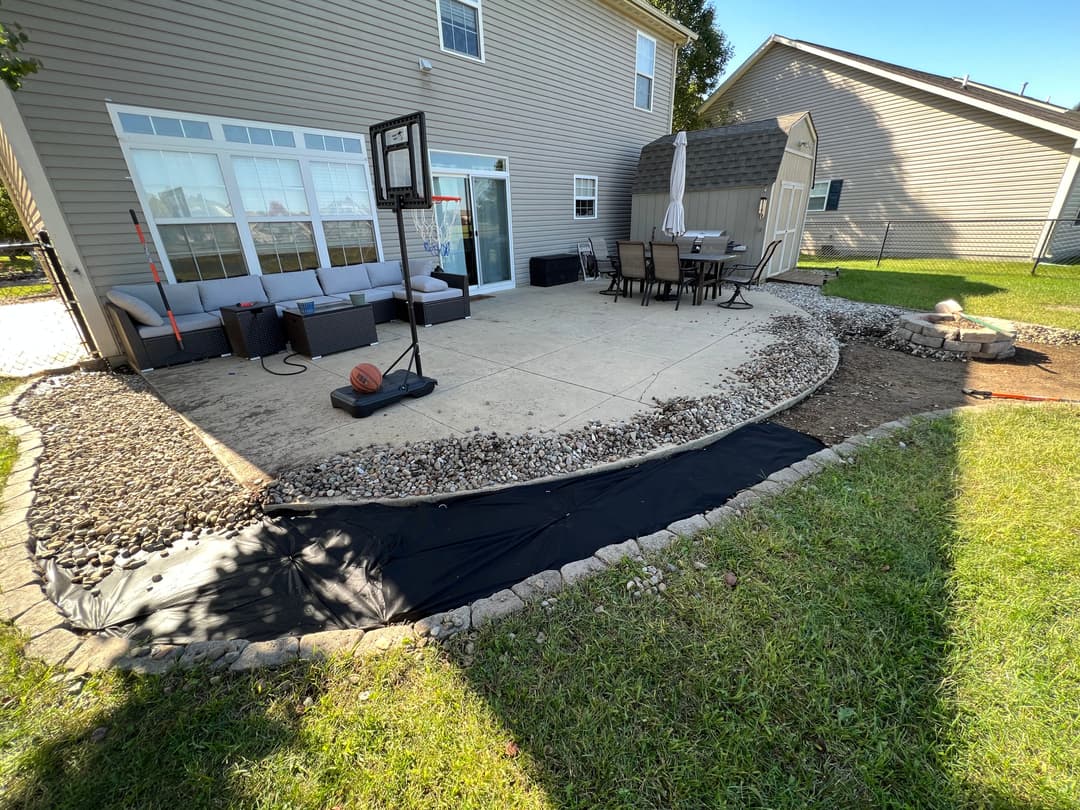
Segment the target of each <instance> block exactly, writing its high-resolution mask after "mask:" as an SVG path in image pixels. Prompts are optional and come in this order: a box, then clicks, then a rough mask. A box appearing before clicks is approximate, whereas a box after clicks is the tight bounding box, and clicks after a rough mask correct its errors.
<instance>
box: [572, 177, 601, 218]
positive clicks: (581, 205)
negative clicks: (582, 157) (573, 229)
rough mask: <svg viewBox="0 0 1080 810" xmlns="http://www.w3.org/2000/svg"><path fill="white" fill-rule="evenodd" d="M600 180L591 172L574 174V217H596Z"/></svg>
mask: <svg viewBox="0 0 1080 810" xmlns="http://www.w3.org/2000/svg"><path fill="white" fill-rule="evenodd" d="M598 185H599V181H598V180H597V178H596V177H594V176H593V175H589V174H575V175H574V219H596V192H597V186H598Z"/></svg>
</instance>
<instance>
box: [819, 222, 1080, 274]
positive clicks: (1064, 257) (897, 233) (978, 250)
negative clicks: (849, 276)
mask: <svg viewBox="0 0 1080 810" xmlns="http://www.w3.org/2000/svg"><path fill="white" fill-rule="evenodd" d="M800 252H801V255H800V258H799V266H800V267H804V268H808V269H823V268H824V269H833V268H836V267H840V268H843V267H852V268H860V269H865V268H878V267H880V268H882V269H903V270H928V271H938V272H941V271H958V272H963V271H965V270H966V271H968V272H984V273H986V272H1003V273H1030V274H1032V275H1060V276H1066V277H1076V278H1080V218H1078V219H1075V220H1073V219H955V220H944V219H939V220H929V219H922V220H859V219H846V218H845V219H829V220H820V221H817V222H815V221H812V220H809V219H808V221H807V223H806V228H805V230H804V232H803V242H802V246H801V251H800Z"/></svg>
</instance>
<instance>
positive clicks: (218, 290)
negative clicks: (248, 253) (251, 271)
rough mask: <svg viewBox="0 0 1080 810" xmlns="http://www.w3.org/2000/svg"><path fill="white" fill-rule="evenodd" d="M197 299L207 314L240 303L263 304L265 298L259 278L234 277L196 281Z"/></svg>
mask: <svg viewBox="0 0 1080 810" xmlns="http://www.w3.org/2000/svg"><path fill="white" fill-rule="evenodd" d="M195 283H196V284H197V285H198V287H199V297H200V298H202V303H203V309H204V310H206V311H207V312H210V311H211V310H215V309H221V308H222V307H231V306H234V305H235V304H239V303H240V302H241V301H252V302H255V303H265V302H266V301H269V300H270V299H269V298H267V297H266V291H265V290H263V285H262V281H260V279H259V276H236V277H235V278H215V279H213V280H212V281H197V282H195Z"/></svg>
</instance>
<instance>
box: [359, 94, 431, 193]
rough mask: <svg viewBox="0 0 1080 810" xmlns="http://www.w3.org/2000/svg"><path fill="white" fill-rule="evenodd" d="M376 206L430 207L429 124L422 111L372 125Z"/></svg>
mask: <svg viewBox="0 0 1080 810" xmlns="http://www.w3.org/2000/svg"><path fill="white" fill-rule="evenodd" d="M370 135H371V164H372V167H373V168H374V172H375V176H374V180H375V205H376V206H377V207H379V208H394V207H395V206H398V205H400V206H401V207H402V208H430V207H431V169H430V167H429V165H428V151H427V123H426V121H425V119H424V114H423V113H422V112H415V113H412V114H411V115H403V116H401V117H400V118H393V119H391V120H389V121H383V122H382V123H379V124H373V125H372V126H371V127H370Z"/></svg>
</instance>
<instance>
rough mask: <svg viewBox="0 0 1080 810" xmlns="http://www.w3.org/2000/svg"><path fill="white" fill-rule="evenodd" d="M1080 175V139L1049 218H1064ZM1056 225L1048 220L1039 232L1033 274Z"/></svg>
mask: <svg viewBox="0 0 1080 810" xmlns="http://www.w3.org/2000/svg"><path fill="white" fill-rule="evenodd" d="M1078 177H1080V140H1077V141H1076V143H1074V144H1073V150H1072V154H1071V155H1070V156H1069V159H1068V161H1066V163H1065V170H1064V171H1063V172H1062V173H1061V182H1060V183H1059V184H1058V189H1057V193H1056V194H1055V195H1054V201H1053V202H1052V203H1050V211H1049V213H1048V214H1047V219H1048V220H1056V219H1061V218H1062V213H1063V211H1064V209H1065V203H1066V201H1068V199H1069V192H1070V191H1071V190H1072V187H1073V185H1074V184H1075V183H1076V182H1077V178H1078ZM1055 225H1056V223H1055V222H1053V221H1048V222H1047V223H1046V224H1045V225H1044V226H1043V229H1042V233H1040V234H1039V238H1038V239H1037V240H1036V242H1035V245H1034V249H1033V250H1032V256H1031V258H1032V261H1034V262H1035V267H1032V268H1031V272H1032V274H1034V272H1035V268H1036V267H1038V265H1039V261H1040V260H1041V259H1042V256H1041V255H1040V254H1042V253H1043V252H1044V249H1045V248H1046V246H1047V245H1048V244H1049V241H1050V235H1051V234H1052V232H1053V230H1054V226H1055Z"/></svg>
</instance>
